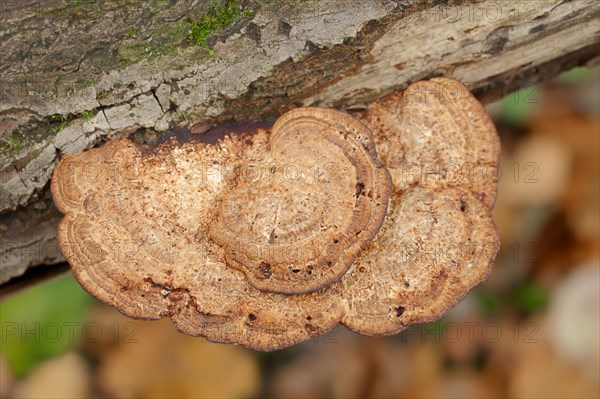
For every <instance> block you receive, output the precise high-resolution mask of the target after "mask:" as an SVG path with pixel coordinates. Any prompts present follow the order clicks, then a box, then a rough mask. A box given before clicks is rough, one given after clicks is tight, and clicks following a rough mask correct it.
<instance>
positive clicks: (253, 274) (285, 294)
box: [51, 78, 499, 350]
mask: <svg viewBox="0 0 600 399" xmlns="http://www.w3.org/2000/svg"><path fill="white" fill-rule="evenodd" d="M421 94H423V95H421ZM371 134H372V135H371ZM359 136H360V137H359ZM373 143H375V144H373ZM375 146H376V147H377V153H378V154H379V158H378V155H377V153H376V152H375ZM498 154H499V142H498V138H497V135H496V132H495V129H494V127H493V125H492V123H491V122H490V120H489V117H488V116H487V114H486V113H485V110H484V109H483V107H482V106H481V105H480V104H479V103H478V102H477V100H476V99H475V98H473V96H471V94H470V93H469V91H468V90H467V89H466V88H465V87H464V86H463V85H462V84H460V82H457V81H454V80H451V79H445V78H437V79H432V80H431V81H428V82H418V83H416V84H415V85H411V86H409V88H408V89H407V90H406V91H405V92H403V93H393V94H391V95H389V96H386V97H384V98H382V99H381V100H378V101H376V102H374V103H373V104H371V105H370V106H369V107H368V108H367V109H366V110H365V111H364V112H359V113H356V114H355V115H353V116H350V115H347V114H345V113H342V112H340V111H334V110H321V109H315V108H308V109H298V110H294V111H291V112H289V113H287V114H284V115H283V116H282V117H281V118H280V120H278V121H277V122H276V124H275V125H274V127H273V128H272V130H271V131H268V130H261V131H258V132H257V133H256V134H254V135H249V136H244V135H232V136H225V137H224V138H222V139H221V140H219V141H218V142H217V143H216V144H207V143H201V142H195V141H190V142H186V143H183V144H180V143H175V142H167V143H165V144H162V145H160V146H158V147H157V148H155V149H151V150H150V149H147V148H141V147H140V146H138V145H136V144H134V143H132V142H131V141H129V140H125V139H118V140H113V141H111V142H108V143H107V144H105V145H104V146H102V147H101V148H97V149H92V150H90V151H86V152H84V153H81V154H77V155H67V156H65V157H63V158H62V159H61V161H60V162H59V164H58V165H57V167H56V169H55V170H54V174H53V178H52V186H51V188H52V193H53V197H54V200H55V202H56V204H57V206H58V208H59V209H60V210H61V211H62V212H63V213H65V217H64V219H63V220H62V222H61V223H60V226H59V231H58V241H59V244H60V247H61V250H62V252H63V254H64V256H65V258H66V259H67V260H68V261H69V263H70V264H71V268H72V271H73V274H74V276H75V277H76V278H77V280H78V281H79V283H80V284H81V285H82V286H83V287H84V288H85V289H86V290H87V291H88V292H90V293H91V294H92V295H94V296H95V297H97V298H98V299H100V300H102V301H104V302H106V303H108V304H110V305H112V306H114V307H116V308H117V309H118V310H120V311H121V312H123V313H124V314H126V315H128V316H131V317H135V318H144V319H158V318H162V317H170V318H171V319H172V320H173V323H174V324H175V326H176V328H177V329H178V330H179V331H181V332H184V333H186V334H190V335H197V336H204V337H206V338H208V339H209V340H211V341H216V342H226V343H237V344H243V345H245V346H247V347H250V348H254V349H258V350H273V349H278V348H283V347H286V346H290V345H293V344H296V343H299V342H302V341H304V340H307V339H309V338H310V337H312V336H316V335H321V334H324V333H326V332H327V331H329V330H331V329H332V328H334V327H335V325H336V324H337V323H342V324H344V325H346V326H347V327H349V328H350V329H352V330H355V331H357V332H360V333H363V334H369V335H389V334H394V333H397V332H399V331H401V330H403V329H404V328H406V327H407V326H409V325H411V324H415V323H422V322H426V321H432V320H437V319H439V318H441V317H443V316H444V315H445V314H446V312H447V311H448V310H449V309H450V308H451V307H452V306H454V305H455V304H456V303H457V302H458V301H460V299H462V297H464V295H466V293H467V292H468V291H469V290H470V289H471V288H472V287H474V286H475V285H477V284H478V283H480V282H482V281H484V280H485V279H486V278H487V276H488V275H489V273H490V270H491V266H492V263H493V259H494V257H495V254H496V251H497V250H498V246H499V243H498V235H497V232H496V229H495V225H494V223H493V221H492V218H491V213H490V212H491V209H492V208H493V205H494V200H495V195H496V179H495V174H493V173H487V174H484V175H481V174H478V173H477V174H476V176H474V175H473V173H471V172H472V170H470V171H469V170H466V171H462V172H461V171H460V169H452V167H455V164H459V165H471V166H472V167H474V168H475V170H476V171H480V169H482V168H488V167H489V168H493V167H495V166H497V161H498ZM379 159H380V160H379ZM315 161H318V162H319V165H323V163H325V164H326V163H327V162H329V161H332V162H334V164H335V165H337V166H339V169H337V170H339V171H341V176H339V180H338V181H335V182H328V183H327V184H325V183H324V181H323V180H322V179H321V180H319V178H327V177H331V176H333V175H334V174H330V175H327V174H322V173H321V172H323V171H324V170H325V169H323V168H317V171H318V173H316V176H317V178H316V179H314V180H312V181H311V180H301V181H300V182H298V181H296V180H293V179H289V180H287V181H286V180H284V181H279V182H276V181H275V180H274V178H273V177H274V176H272V175H273V174H275V175H276V174H277V172H278V171H279V169H281V170H282V171H283V168H284V166H285V165H287V164H294V165H297V166H298V167H299V169H304V170H311V171H314V169H310V167H312V166H313V165H314V164H312V162H315ZM324 161H325V162H324ZM255 164H258V165H260V166H263V167H264V166H265V165H268V167H267V168H266V169H265V168H263V169H262V170H263V171H264V170H266V171H267V174H266V175H265V176H266V177H268V178H265V179H259V180H256V181H252V180H251V181H244V179H243V176H244V175H243V173H244V171H247V170H253V169H252V168H249V165H255ZM271 166H274V167H275V169H274V170H275V173H270V171H271V170H272V169H271ZM415 166H417V167H418V168H415ZM332 170H335V169H331V170H329V171H332ZM416 170H419V171H420V172H419V173H416V172H415V171H416ZM388 171H389V175H391V179H392V184H389V175H388ZM423 171H424V172H423ZM432 171H433V172H432ZM449 172H453V173H449ZM488 172H489V171H488ZM310 176H313V175H310ZM275 177H276V176H275ZM358 183H362V184H358ZM332 187H334V188H333V189H332ZM388 196H389V201H388V200H387V198H388ZM308 198H315V199H318V201H317V202H318V203H316V204H311V203H310V201H307V199H308ZM386 207H387V210H386ZM261 209H263V210H264V211H261ZM215 210H216V211H215ZM282 210H285V214H283V213H282ZM319 211H320V212H321V213H317V212H319ZM278 212H279V213H278ZM315 213H317V215H318V216H315ZM264 214H266V215H270V216H271V218H270V219H269V218H268V217H265V216H264ZM340 215H343V217H341V216H340ZM365 215H370V216H365ZM382 222H383V223H382ZM252 223H254V225H255V227H251V225H252ZM321 227H324V228H325V229H324V231H323V232H321V231H320V229H321ZM358 231H360V234H358V235H357V234H356V233H357V232H358ZM321 233H322V234H321ZM275 235H276V236H277V237H275ZM353 235H354V237H355V239H353V238H352V236H353ZM338 236H340V237H346V240H345V241H344V240H340V241H343V242H342V244H343V251H341V252H335V251H334V252H333V253H334V254H338V255H335V256H334V255H332V252H330V253H327V252H326V251H325V252H322V253H319V252H315V253H313V254H309V255H303V256H314V257H313V258H311V261H312V262H314V263H315V265H317V264H318V263H319V262H321V269H319V268H317V267H313V269H312V270H310V271H312V273H308V271H309V268H308V264H309V263H308V262H306V263H304V262H298V268H299V270H300V271H298V272H294V269H293V268H291V269H290V265H293V267H296V262H297V260H298V259H300V260H302V261H304V260H306V259H305V258H302V257H300V258H298V256H299V255H298V250H300V251H303V250H305V249H306V248H307V245H306V241H303V238H304V239H305V238H306V237H311V238H312V239H313V241H314V242H316V243H317V244H318V245H322V246H324V247H325V248H326V246H327V244H328V240H331V241H332V242H333V240H334V239H337V237H338ZM278 240H280V241H279V242H281V240H285V241H284V242H285V243H286V245H288V248H295V251H296V252H295V253H292V254H291V256H292V258H291V259H293V262H288V261H283V262H280V263H276V262H273V263H272V264H271V263H270V264H269V265H270V266H271V269H270V272H271V273H270V276H269V278H268V279H262V278H261V273H262V274H263V277H264V273H263V271H262V270H260V268H259V269H257V265H256V260H257V259H253V258H252V257H253V256H254V257H256V256H255V254H252V253H251V251H248V250H247V249H245V251H246V252H241V253H239V252H235V253H232V251H231V247H232V243H233V244H236V245H237V247H238V248H240V247H243V246H244V245H245V244H247V243H254V244H257V243H258V244H260V245H263V246H266V247H270V246H272V245H274V243H277V242H278ZM308 241H310V240H308ZM238 244H244V245H238ZM233 247H235V245H233ZM309 247H310V246H309ZM290 252H293V251H291V250H290ZM242 255H243V256H242ZM301 255H302V254H301ZM294 256H296V258H294ZM323 260H325V263H323ZM261 261H264V259H261ZM328 261H331V263H332V264H331V265H328V264H327V262H328ZM310 264H311V265H312V263H310ZM258 266H259V267H260V264H259V265H258ZM302 267H304V268H302ZM263 269H264V267H263ZM289 270H291V273H290V272H289ZM318 271H319V272H320V273H317V272H318ZM257 272H258V274H257ZM267 274H269V273H267Z"/></svg>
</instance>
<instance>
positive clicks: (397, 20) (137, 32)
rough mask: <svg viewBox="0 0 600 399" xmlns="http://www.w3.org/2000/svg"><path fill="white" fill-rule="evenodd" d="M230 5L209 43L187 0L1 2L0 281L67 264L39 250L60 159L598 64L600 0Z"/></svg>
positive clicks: (490, 97) (48, 231)
mask: <svg viewBox="0 0 600 399" xmlns="http://www.w3.org/2000/svg"><path fill="white" fill-rule="evenodd" d="M440 3H443V4H440ZM240 6H241V7H245V9H247V10H251V11H252V14H251V15H249V16H243V17H240V18H238V19H237V20H235V21H233V22H232V23H231V24H229V25H228V26H227V27H225V28H224V29H222V30H220V31H217V32H213V33H212V34H211V35H210V36H209V37H208V38H207V43H208V45H209V46H210V47H211V48H212V50H213V51H212V52H209V51H207V49H205V48H202V47H201V46H196V45H193V44H192V43H190V42H189V40H188V39H187V36H186V33H185V32H183V33H182V32H181V31H180V30H178V29H181V27H182V26H185V23H186V21H189V20H193V19H197V18H200V17H201V16H202V15H204V14H206V13H207V12H208V5H198V4H197V2H194V1H191V0H171V1H170V5H169V7H163V6H161V2H145V3H144V4H143V5H140V3H139V2H134V1H132V0H123V1H119V2H113V1H109V2H73V1H69V0H53V1H43V2H42V1H36V0H29V1H16V0H0V21H1V22H2V28H1V30H0V39H1V40H0V49H1V53H2V54H3V59H2V61H0V150H1V151H0V177H1V178H0V284H2V283H4V282H6V281H8V280H10V279H11V278H13V277H15V276H18V275H20V274H22V273H23V272H24V271H25V270H26V269H28V268H30V267H33V266H36V265H48V264H54V263H59V262H61V261H62V260H63V259H62V257H61V256H60V254H59V253H57V252H56V251H54V252H52V251H49V249H48V248H50V247H52V246H53V247H54V249H56V243H55V231H56V224H57V222H58V220H59V218H60V215H59V213H58V212H57V211H56V209H55V208H54V206H53V204H52V202H51V199H50V198H49V195H48V181H49V178H50V174H51V172H52V170H53V167H54V165H55V163H56V162H57V161H58V160H59V159H60V157H61V156H62V155H64V154H69V153H77V152H81V151H84V150H85V149H88V148H90V147H93V146H95V145H99V144H100V143H101V142H103V141H106V140H108V139H111V138H114V137H119V136H127V135H131V134H132V133H135V136H136V137H137V138H140V136H141V139H142V140H144V139H148V138H151V137H156V136H157V135H159V134H160V133H161V132H164V131H167V130H169V129H173V128H175V127H187V128H191V127H193V126H201V127H202V129H204V130H206V126H210V125H213V124H218V123H223V122H228V121H243V120H249V119H252V120H268V119H272V118H275V117H276V116H277V115H279V114H281V113H282V112H284V111H286V110H288V109H291V108H294V107H297V106H302V105H319V106H333V107H337V108H346V107H352V106H356V105H360V104H363V103H368V102H369V101H372V100H374V99H376V98H378V97H381V96H383V95H385V94H387V93H389V92H392V91H394V90H399V89H402V88H404V87H406V86H407V85H408V84H409V83H411V82H413V81H416V80H419V79H424V78H428V77H432V76H438V75H446V76H451V77H455V78H457V79H460V80H462V81H464V82H465V83H466V84H467V86H468V87H469V88H470V89H472V90H473V91H474V92H475V93H476V94H477V95H478V97H479V98H480V99H481V100H482V101H484V102H491V101H494V100H496V99H499V98H500V96H501V95H502V94H504V93H506V92H509V91H513V90H516V89H518V88H520V87H524V86H527V85H531V84H535V83H536V82H538V81H541V80H544V79H548V78H551V77H553V76H555V75H557V74H559V73H560V72H562V71H564V70H567V69H570V68H571V67H574V66H577V65H583V64H586V63H588V64H589V63H597V62H598V55H599V44H598V39H599V37H600V29H599V24H598V18H599V16H600V5H599V4H598V2H596V1H595V0H578V1H568V0H522V1H497V0H480V1H466V0H449V1H447V2H439V1H433V0H431V1H416V0H402V1H386V0H379V1H374V2H367V3H364V4H363V3H361V5H360V12H357V6H356V3H354V2H340V1H335V0H321V1H318V2H301V1H286V2H269V1H253V0H246V1H241V2H240ZM94 114H95V115H94ZM59 115H64V119H66V121H60V117H59V120H57V116H59ZM90 115H93V117H90ZM61 123H64V125H65V126H63V127H62V128H60V129H59V127H61V126H59V125H60V124H61ZM53 129H54V130H53ZM198 129H199V130H202V129H200V128H196V130H198Z"/></svg>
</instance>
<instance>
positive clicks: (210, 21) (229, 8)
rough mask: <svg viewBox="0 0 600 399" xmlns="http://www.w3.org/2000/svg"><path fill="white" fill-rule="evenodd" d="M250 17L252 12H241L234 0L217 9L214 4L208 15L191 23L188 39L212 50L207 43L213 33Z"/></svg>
mask: <svg viewBox="0 0 600 399" xmlns="http://www.w3.org/2000/svg"><path fill="white" fill-rule="evenodd" d="M250 15H252V11H251V10H245V11H240V10H239V9H238V6H237V2H236V1H234V0H228V1H227V3H226V4H225V5H224V6H223V7H217V6H216V3H214V2H213V3H212V4H211V6H210V10H209V11H208V13H207V14H206V15H204V16H202V17H201V18H199V19H197V20H195V21H191V22H189V33H188V38H189V39H190V40H191V41H192V43H194V44H197V45H199V46H201V47H204V48H206V49H208V50H211V49H210V47H209V46H208V43H207V42H206V39H207V38H208V36H209V35H210V34H211V33H213V32H215V31H218V30H220V29H223V28H225V27H227V26H228V25H230V24H232V23H233V22H235V20H237V19H238V18H239V17H247V16H250Z"/></svg>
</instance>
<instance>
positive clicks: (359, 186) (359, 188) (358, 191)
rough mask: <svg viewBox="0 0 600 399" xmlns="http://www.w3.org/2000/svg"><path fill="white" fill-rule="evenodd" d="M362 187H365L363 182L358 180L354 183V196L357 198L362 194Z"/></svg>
mask: <svg viewBox="0 0 600 399" xmlns="http://www.w3.org/2000/svg"><path fill="white" fill-rule="evenodd" d="M364 189H365V183H363V182H360V181H359V182H358V183H356V198H358V197H359V196H360V195H361V194H362V192H363V190H364Z"/></svg>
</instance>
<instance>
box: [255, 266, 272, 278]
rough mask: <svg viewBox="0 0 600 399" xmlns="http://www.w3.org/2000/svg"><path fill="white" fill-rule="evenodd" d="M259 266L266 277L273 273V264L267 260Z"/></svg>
mask: <svg viewBox="0 0 600 399" xmlns="http://www.w3.org/2000/svg"><path fill="white" fill-rule="evenodd" d="M258 268H259V271H260V272H261V273H262V275H263V276H265V278H269V277H271V275H272V274H273V269H271V265H270V264H268V263H267V262H260V265H259V266H258Z"/></svg>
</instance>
